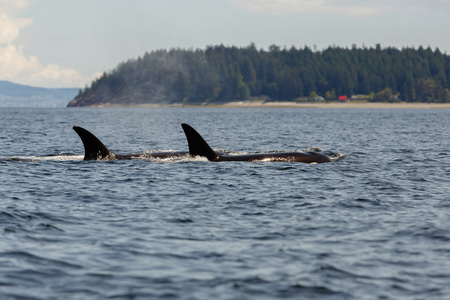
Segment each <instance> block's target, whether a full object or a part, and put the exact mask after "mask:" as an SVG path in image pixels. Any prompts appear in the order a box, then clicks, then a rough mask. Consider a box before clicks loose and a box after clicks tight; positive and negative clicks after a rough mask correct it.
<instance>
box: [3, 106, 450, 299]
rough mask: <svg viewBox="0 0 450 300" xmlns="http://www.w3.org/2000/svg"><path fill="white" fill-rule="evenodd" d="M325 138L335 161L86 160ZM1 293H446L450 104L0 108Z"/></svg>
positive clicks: (322, 142)
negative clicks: (104, 152)
mask: <svg viewBox="0 0 450 300" xmlns="http://www.w3.org/2000/svg"><path fill="white" fill-rule="evenodd" d="M183 122H184V123H188V124H190V125H192V126H193V127H194V128H196V129H197V130H198V131H199V132H200V133H201V134H202V135H203V136H204V137H205V139H206V140H207V141H208V142H209V143H210V144H211V146H212V147H213V148H216V149H223V150H230V151H236V152H243V153H247V152H256V151H272V150H283V151H293V150H308V149H315V150H318V151H323V153H326V154H328V155H330V156H332V157H333V160H334V161H333V162H332V163H328V164H320V165H308V164H303V163H292V162H259V163H252V162H220V163H212V162H208V161H205V160H203V159H190V158H187V157H185V158H179V159H172V160H125V161H90V162H84V161H82V158H83V153H84V150H83V145H82V143H81V141H80V140H79V138H78V136H77V135H76V133H75V132H74V131H73V130H72V126H74V125H78V126H82V127H85V128H86V129H88V130H90V131H92V132H93V133H94V134H96V135H97V136H98V137H99V138H100V139H101V140H102V141H103V142H104V143H105V144H106V145H107V146H108V147H109V148H110V150H112V151H114V152H116V153H131V152H140V151H148V150H187V142H186V140H185V137H184V134H183V131H182V129H181V126H180V124H181V123H183ZM0 128H1V129H0V182H1V185H0V299H449V298H450V284H449V283H450V110H407V109H405V110H402V109H398V110H389V109H378V110H376V109H373V110H370V109H368V110H365V109H345V110H341V109H300V108H299V109H276V108H273V109H255V108H248V109H245V108H241V109H234V108H114V109H86V108H80V109H68V108H61V109H5V108H2V109H1V110H0Z"/></svg>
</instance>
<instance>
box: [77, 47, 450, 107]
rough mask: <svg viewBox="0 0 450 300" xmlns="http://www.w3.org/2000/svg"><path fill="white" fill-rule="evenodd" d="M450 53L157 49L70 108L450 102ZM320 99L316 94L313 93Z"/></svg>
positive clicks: (89, 90) (99, 83)
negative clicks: (348, 100) (343, 100)
mask: <svg viewBox="0 0 450 300" xmlns="http://www.w3.org/2000/svg"><path fill="white" fill-rule="evenodd" d="M449 79H450V57H449V56H448V55H447V54H444V53H441V52H440V51H439V50H438V49H436V50H434V51H433V50H432V49H431V48H429V47H428V48H423V47H420V48H418V49H415V48H403V49H401V50H400V49H396V48H390V47H389V48H382V47H381V46H380V45H377V46H376V47H375V48H373V47H372V48H366V47H364V48H357V47H353V48H351V49H349V48H341V47H329V48H327V49H325V50H321V51H313V50H311V49H310V48H308V47H304V48H301V49H297V48H295V47H292V48H290V49H287V48H280V47H278V46H275V45H273V46H270V47H269V49H267V50H263V49H260V50H258V49H257V48H256V47H255V45H254V44H251V45H249V46H247V47H243V48H238V47H227V46H223V45H220V46H209V47H207V48H206V49H205V50H201V49H197V50H184V49H171V50H158V51H153V52H151V53H146V54H145V55H144V56H142V57H139V58H137V59H131V60H129V61H127V62H124V63H121V64H119V65H118V66H117V67H116V68H115V69H114V70H112V71H110V72H105V73H104V74H103V76H102V77H100V78H99V79H97V80H95V81H94V82H92V84H91V86H90V87H86V88H85V89H84V90H80V91H79V94H78V95H77V96H76V98H75V99H74V100H73V101H71V102H70V103H69V106H84V105H100V104H146V103H166V104H170V103H184V104H190V103H217V102H225V101H235V100H245V99H265V100H273V101H282V100H283V101H306V100H314V99H317V98H318V96H320V97H322V98H324V99H326V100H336V99H337V98H338V97H339V96H342V95H345V96H348V97H350V96H352V95H360V96H359V97H360V98H362V99H367V100H369V101H383V102H386V101H388V102H389V101H407V102H450V90H449V88H450V82H449ZM319 99H321V98H319Z"/></svg>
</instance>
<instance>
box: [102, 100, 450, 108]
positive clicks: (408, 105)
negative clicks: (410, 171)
mask: <svg viewBox="0 0 450 300" xmlns="http://www.w3.org/2000/svg"><path fill="white" fill-rule="evenodd" d="M94 107H235V108H239V107H243V108H245V107H267V108H274V107H292V108H336V109H346V108H374V109H377V108H378V109H401V108H403V109H405V108H407V109H449V108H450V103H406V102H401V103H375V102H342V103H340V102H308V103H296V102H288V101H286V102H263V101H253V100H252V101H250V100H249V101H234V102H227V103H222V104H199V105H184V104H169V105H161V104H142V105H108V104H103V105H98V106H97V105H96V106H94Z"/></svg>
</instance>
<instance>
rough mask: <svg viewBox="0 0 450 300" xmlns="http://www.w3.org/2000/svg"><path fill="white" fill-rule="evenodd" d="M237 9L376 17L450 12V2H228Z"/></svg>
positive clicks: (356, 0) (439, 0) (358, 0)
mask: <svg viewBox="0 0 450 300" xmlns="http://www.w3.org/2000/svg"><path fill="white" fill-rule="evenodd" d="M228 1H229V2H230V3H232V4H233V5H234V6H237V7H243V8H245V9H247V10H249V11H250V12H252V13H267V14H274V15H285V14H296V13H326V14H337V15H344V16H359V17H365V16H374V15H379V14H381V13H393V12H396V11H400V10H404V9H414V8H424V7H429V8H432V9H433V8H434V7H436V4H438V5H439V7H441V8H446V9H450V1H449V0H436V2H432V1H429V0H366V1H360V0H228Z"/></svg>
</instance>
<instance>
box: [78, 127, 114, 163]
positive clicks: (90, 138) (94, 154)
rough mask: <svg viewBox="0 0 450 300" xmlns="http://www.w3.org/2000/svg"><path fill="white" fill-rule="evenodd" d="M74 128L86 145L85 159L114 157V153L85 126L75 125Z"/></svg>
mask: <svg viewBox="0 0 450 300" xmlns="http://www.w3.org/2000/svg"><path fill="white" fill-rule="evenodd" d="M73 130H75V132H76V133H78V135H79V136H80V139H81V141H82V142H83V145H84V160H103V159H113V158H114V154H113V153H112V152H111V151H109V150H108V148H106V146H105V145H103V143H102V142H101V141H100V140H99V139H98V138H97V137H96V136H95V135H93V134H92V133H90V132H89V131H87V130H86V129H84V128H81V127H78V126H74V127H73Z"/></svg>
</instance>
